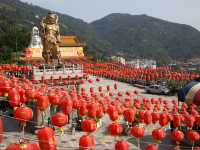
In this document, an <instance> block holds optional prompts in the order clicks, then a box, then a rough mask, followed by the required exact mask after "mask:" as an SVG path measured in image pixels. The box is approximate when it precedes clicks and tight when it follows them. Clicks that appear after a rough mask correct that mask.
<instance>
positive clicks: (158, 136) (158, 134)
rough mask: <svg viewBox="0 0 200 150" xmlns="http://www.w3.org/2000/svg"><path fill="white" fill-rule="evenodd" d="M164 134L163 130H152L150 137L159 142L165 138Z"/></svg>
mask: <svg viewBox="0 0 200 150" xmlns="http://www.w3.org/2000/svg"><path fill="white" fill-rule="evenodd" d="M165 136H166V133H165V131H164V130H163V129H154V130H153V131H152V137H153V139H154V140H156V141H161V140H163V139H164V138H165Z"/></svg>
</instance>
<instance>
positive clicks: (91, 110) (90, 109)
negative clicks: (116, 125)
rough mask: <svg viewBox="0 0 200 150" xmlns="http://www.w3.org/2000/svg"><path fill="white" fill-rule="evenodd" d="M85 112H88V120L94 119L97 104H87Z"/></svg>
mask: <svg viewBox="0 0 200 150" xmlns="http://www.w3.org/2000/svg"><path fill="white" fill-rule="evenodd" d="M87 110H88V117H90V118H94V117H96V113H97V104H96V103H91V104H88V105H87Z"/></svg>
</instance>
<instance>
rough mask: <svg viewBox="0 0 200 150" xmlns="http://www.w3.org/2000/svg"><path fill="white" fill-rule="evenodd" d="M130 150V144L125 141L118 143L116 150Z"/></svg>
mask: <svg viewBox="0 0 200 150" xmlns="http://www.w3.org/2000/svg"><path fill="white" fill-rule="evenodd" d="M128 149H129V146H128V142H127V141H125V140H121V141H118V142H117V143H116V144H115V150H128Z"/></svg>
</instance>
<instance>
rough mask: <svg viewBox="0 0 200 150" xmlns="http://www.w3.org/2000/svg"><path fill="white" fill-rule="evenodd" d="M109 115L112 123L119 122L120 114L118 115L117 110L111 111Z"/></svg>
mask: <svg viewBox="0 0 200 150" xmlns="http://www.w3.org/2000/svg"><path fill="white" fill-rule="evenodd" d="M108 114H109V117H110V119H111V120H112V121H116V120H118V118H119V113H118V111H117V110H115V109H114V110H111V111H109V112H108Z"/></svg>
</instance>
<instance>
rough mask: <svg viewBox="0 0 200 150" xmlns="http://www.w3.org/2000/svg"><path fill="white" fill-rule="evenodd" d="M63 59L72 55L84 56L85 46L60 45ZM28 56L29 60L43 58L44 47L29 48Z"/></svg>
mask: <svg viewBox="0 0 200 150" xmlns="http://www.w3.org/2000/svg"><path fill="white" fill-rule="evenodd" d="M60 52H61V59H65V58H70V57H73V58H74V57H84V53H83V47H60ZM26 56H28V57H26V58H29V60H42V59H43V57H42V49H41V48H28V51H27V52H26Z"/></svg>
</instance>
